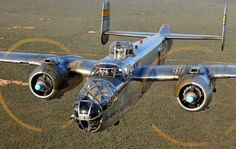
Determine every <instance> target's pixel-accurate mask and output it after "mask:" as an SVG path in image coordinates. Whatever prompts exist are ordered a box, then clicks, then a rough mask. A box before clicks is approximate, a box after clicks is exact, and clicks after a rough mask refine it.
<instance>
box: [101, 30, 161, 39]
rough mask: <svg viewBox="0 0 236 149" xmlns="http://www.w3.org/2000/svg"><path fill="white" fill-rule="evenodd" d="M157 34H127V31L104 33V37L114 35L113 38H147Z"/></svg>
mask: <svg viewBox="0 0 236 149" xmlns="http://www.w3.org/2000/svg"><path fill="white" fill-rule="evenodd" d="M155 34H157V33H150V32H127V31H108V32H105V35H115V36H126V37H140V38H147V37H150V36H153V35H155Z"/></svg>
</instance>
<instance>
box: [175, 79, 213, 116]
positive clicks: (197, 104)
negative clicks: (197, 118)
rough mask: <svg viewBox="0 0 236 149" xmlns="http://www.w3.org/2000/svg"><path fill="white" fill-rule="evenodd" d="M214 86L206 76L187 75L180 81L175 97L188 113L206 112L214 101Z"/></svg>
mask: <svg viewBox="0 0 236 149" xmlns="http://www.w3.org/2000/svg"><path fill="white" fill-rule="evenodd" d="M212 93H213V85H212V83H211V81H210V80H209V79H208V78H207V77H206V76H204V75H187V76H185V77H183V78H181V79H180V80H179V82H178V83H177V84H176V87H175V93H174V95H175V96H176V97H177V100H178V102H179V104H180V105H181V107H183V108H184V109H185V110H187V111H191V112H197V111H201V110H204V109H205V108H206V107H207V106H208V105H209V103H210V102H211V99H212Z"/></svg>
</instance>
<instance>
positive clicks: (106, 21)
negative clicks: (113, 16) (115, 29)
mask: <svg viewBox="0 0 236 149" xmlns="http://www.w3.org/2000/svg"><path fill="white" fill-rule="evenodd" d="M108 31H110V1H109V0H103V7H102V21H101V42H102V44H106V43H107V42H108V40H109V35H106V34H105V33H106V32H108Z"/></svg>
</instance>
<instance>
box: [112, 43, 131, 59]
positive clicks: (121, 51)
mask: <svg viewBox="0 0 236 149" xmlns="http://www.w3.org/2000/svg"><path fill="white" fill-rule="evenodd" d="M109 49H110V54H112V55H113V58H114V59H125V58H127V57H129V56H133V55H135V48H134V46H133V43H132V42H128V41H115V42H113V43H111V45H110V48H109Z"/></svg>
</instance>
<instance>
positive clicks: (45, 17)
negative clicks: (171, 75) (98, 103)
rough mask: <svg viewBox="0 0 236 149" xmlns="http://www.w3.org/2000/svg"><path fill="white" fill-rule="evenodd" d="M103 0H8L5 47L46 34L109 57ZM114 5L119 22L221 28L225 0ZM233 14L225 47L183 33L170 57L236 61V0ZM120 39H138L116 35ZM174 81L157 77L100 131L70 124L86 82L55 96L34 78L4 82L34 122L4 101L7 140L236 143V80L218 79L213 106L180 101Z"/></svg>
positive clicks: (7, 69) (2, 134)
mask: <svg viewBox="0 0 236 149" xmlns="http://www.w3.org/2000/svg"><path fill="white" fill-rule="evenodd" d="M101 5H102V0H100V1H94V0H67V1H65V0H40V1H36V0H21V1H19V0H1V2H0V47H1V48H5V49H7V48H9V47H10V46H11V45H12V44H14V43H15V42H17V41H20V40H23V39H27V38H32V37H44V38H50V39H54V40H57V41H61V42H62V43H64V44H65V46H67V47H68V48H69V49H70V53H76V54H79V55H82V56H85V57H87V58H96V59H99V58H102V57H104V56H106V55H107V54H108V47H109V45H105V46H102V45H101V44H100V41H99V39H100V38H99V30H100V15H101ZM111 6H112V12H111V13H112V14H111V15H112V23H111V28H112V29H114V30H128V31H151V32H153V31H158V30H159V27H160V25H162V24H165V23H167V24H169V25H170V26H171V30H172V31H173V32H177V33H199V34H221V27H222V15H223V7H224V0H197V1H196V0H178V1H173V0H145V1H144V0H129V1H126V0H111ZM228 16H229V17H228V28H227V37H226V38H227V40H226V48H225V51H224V52H221V51H220V42H215V41H192V42H190V41H176V42H175V44H174V46H173V49H176V50H178V49H185V50H188V51H182V52H179V53H176V54H174V55H171V56H170V57H169V58H168V60H167V62H166V64H185V63H189V64H190V63H220V62H224V63H227V64H228V63H230V64H236V59H235V58H236V48H235V47H236V28H235V26H236V23H235V22H236V1H233V0H230V1H229V12H228ZM89 31H94V32H95V34H89V33H88V32H89ZM114 40H135V39H130V38H125V39H124V38H118V37H112V38H111V40H110V41H114ZM199 49H200V51H199ZM17 51H31V52H44V53H49V52H55V53H63V52H64V51H62V50H61V49H60V48H58V47H56V46H52V45H49V44H46V43H30V44H27V45H23V46H21V47H19V48H18V50H17ZM0 68H1V71H0V79H7V80H19V81H23V82H27V79H28V77H29V75H30V73H31V72H32V70H33V68H34V67H32V66H30V67H28V66H18V65H12V64H0ZM174 86H175V82H157V83H154V85H153V86H152V88H151V89H150V90H149V91H148V92H147V93H146V94H145V95H144V97H143V98H142V99H141V100H140V101H139V102H138V103H137V104H136V105H135V106H134V107H133V108H132V110H131V111H130V112H128V113H127V115H126V117H125V120H124V121H123V120H122V122H121V124H120V125H119V126H116V127H112V128H111V129H109V130H107V131H104V132H101V133H95V134H87V133H83V132H81V131H80V130H79V129H78V128H77V126H75V125H73V124H72V125H69V124H68V120H69V117H70V115H71V112H72V108H73V102H74V99H75V96H76V94H77V93H78V91H79V90H80V88H81V86H78V87H77V88H75V89H74V90H72V91H71V92H68V93H66V94H65V96H64V97H63V98H61V99H57V100H53V101H49V102H45V101H42V100H39V99H37V98H35V97H34V96H33V95H32V94H31V92H30V90H29V89H28V87H27V86H19V85H14V84H9V85H7V86H2V87H0V89H1V93H2V97H3V98H4V100H5V102H6V104H7V106H8V108H9V109H10V110H11V111H12V113H13V114H14V115H15V116H16V117H17V118H18V119H19V120H20V121H21V122H24V123H25V124H28V125H31V127H33V128H32V129H33V130H30V129H27V128H25V127H22V126H21V125H22V123H21V125H19V121H18V123H17V122H16V121H14V120H13V119H12V118H11V117H10V116H9V115H8V114H7V112H6V111H5V110H4V108H3V106H2V105H0V120H1V122H0V148H181V147H184V148H232V149H233V148H235V147H236V111H235V108H236V100H235V98H236V93H235V89H236V80H219V81H217V86H216V87H217V93H215V94H214V96H213V100H212V102H211V104H210V107H209V109H207V110H205V111H202V112H198V113H189V112H186V111H184V110H183V109H181V108H180V106H179V105H178V103H177V100H176V99H175V98H174V96H173V89H174ZM38 130H41V131H42V132H37V131H38Z"/></svg>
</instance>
